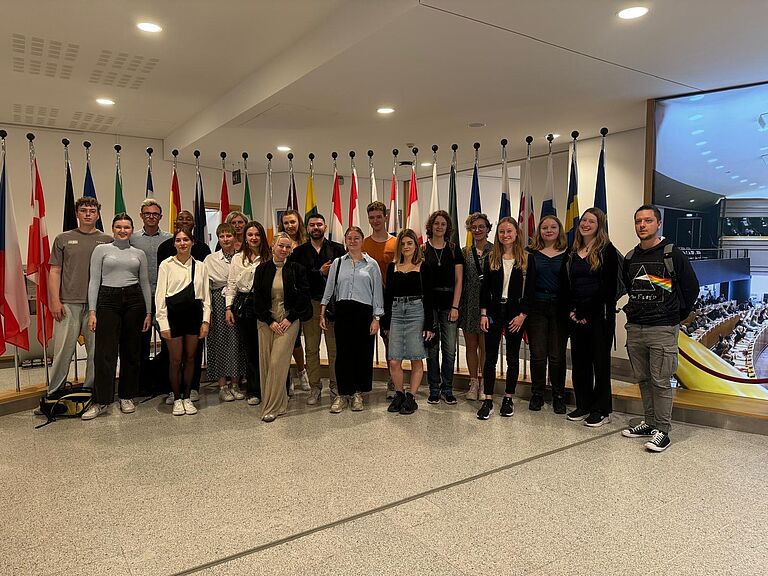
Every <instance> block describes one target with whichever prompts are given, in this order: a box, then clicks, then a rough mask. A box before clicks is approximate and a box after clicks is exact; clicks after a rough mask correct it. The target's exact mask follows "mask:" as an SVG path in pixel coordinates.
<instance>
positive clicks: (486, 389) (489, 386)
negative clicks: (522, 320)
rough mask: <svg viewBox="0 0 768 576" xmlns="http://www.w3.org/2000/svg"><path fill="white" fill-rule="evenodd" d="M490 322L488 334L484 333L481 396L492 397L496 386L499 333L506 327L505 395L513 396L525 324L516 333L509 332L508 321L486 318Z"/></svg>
mask: <svg viewBox="0 0 768 576" xmlns="http://www.w3.org/2000/svg"><path fill="white" fill-rule="evenodd" d="M488 320H489V321H491V324H490V326H488V332H486V333H485V365H484V366H483V394H485V395H486V396H492V395H493V389H494V387H495V385H496V362H497V361H498V359H499V344H500V343H501V331H502V329H503V328H504V327H505V326H506V327H507V330H506V336H505V338H506V340H507V343H506V344H507V346H506V348H507V380H506V382H507V383H506V387H505V389H504V390H505V393H506V394H514V393H515V388H516V387H517V376H518V374H519V373H520V342H521V341H522V339H523V330H524V329H525V324H524V325H523V326H522V327H521V328H520V330H518V331H517V332H511V331H510V330H509V322H510V320H511V318H510V319H509V320H506V321H501V320H497V319H491V318H490V317H489V318H488Z"/></svg>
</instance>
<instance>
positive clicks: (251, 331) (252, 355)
mask: <svg viewBox="0 0 768 576" xmlns="http://www.w3.org/2000/svg"><path fill="white" fill-rule="evenodd" d="M237 333H238V334H239V336H240V346H242V347H243V350H245V378H246V380H247V388H246V392H245V394H246V396H248V397H249V398H250V397H251V396H255V397H256V398H261V381H260V376H259V328H258V326H257V325H256V318H238V319H237Z"/></svg>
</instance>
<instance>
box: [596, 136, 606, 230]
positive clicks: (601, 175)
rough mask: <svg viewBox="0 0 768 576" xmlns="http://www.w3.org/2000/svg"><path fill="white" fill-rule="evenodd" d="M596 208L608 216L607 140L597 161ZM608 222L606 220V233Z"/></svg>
mask: <svg viewBox="0 0 768 576" xmlns="http://www.w3.org/2000/svg"><path fill="white" fill-rule="evenodd" d="M595 208H600V210H602V211H603V212H605V214H606V216H607V215H608V204H607V200H606V192H605V138H603V145H602V147H601V148H600V158H599V159H598V160H597V182H596V183H595ZM607 228H608V222H607V220H606V231H607Z"/></svg>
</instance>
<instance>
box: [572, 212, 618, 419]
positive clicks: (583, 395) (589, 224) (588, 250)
mask: <svg viewBox="0 0 768 576" xmlns="http://www.w3.org/2000/svg"><path fill="white" fill-rule="evenodd" d="M618 269H619V254H618V252H617V250H616V248H615V247H614V246H613V244H611V240H610V238H609V237H608V226H607V221H606V218H605V213H604V212H603V211H602V210H600V209H599V208H588V209H587V210H586V211H585V212H584V214H583V215H582V216H581V220H580V221H579V227H578V228H577V229H576V234H575V236H574V240H573V247H572V248H571V252H570V254H569V255H568V262H567V281H568V286H567V288H568V290H567V296H568V299H567V310H568V317H569V318H570V322H569V325H570V334H571V365H572V378H573V392H574V394H575V395H576V409H575V410H573V411H571V412H569V413H568V420H574V421H579V420H584V424H585V425H586V426H590V427H595V428H596V427H598V426H602V425H603V424H606V423H608V422H610V421H611V412H612V398H611V343H612V342H613V334H614V331H615V328H616V294H617V282H618Z"/></svg>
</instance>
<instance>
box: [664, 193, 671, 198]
mask: <svg viewBox="0 0 768 576" xmlns="http://www.w3.org/2000/svg"><path fill="white" fill-rule="evenodd" d="M670 196H672V194H667V195H666V196H664V198H669V197H670Z"/></svg>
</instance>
